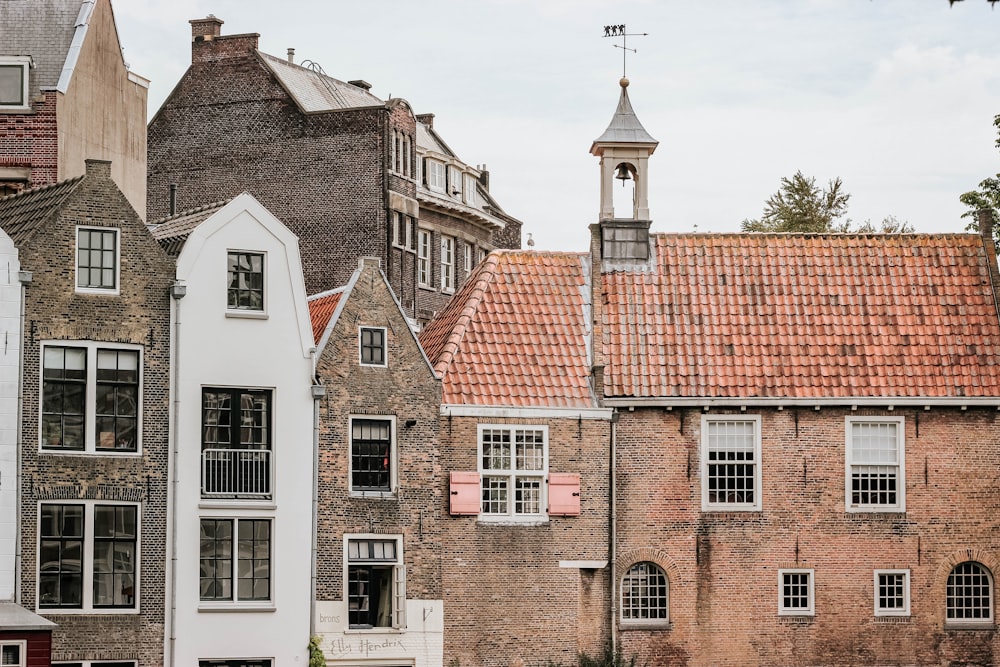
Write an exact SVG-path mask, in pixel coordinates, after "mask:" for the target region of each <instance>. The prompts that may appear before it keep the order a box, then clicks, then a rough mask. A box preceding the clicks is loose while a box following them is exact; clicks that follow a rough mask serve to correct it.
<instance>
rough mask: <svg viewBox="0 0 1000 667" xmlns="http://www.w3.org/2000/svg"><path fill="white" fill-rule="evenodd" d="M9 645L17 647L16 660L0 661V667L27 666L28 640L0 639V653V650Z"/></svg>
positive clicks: (0, 652)
mask: <svg viewBox="0 0 1000 667" xmlns="http://www.w3.org/2000/svg"><path fill="white" fill-rule="evenodd" d="M9 646H15V647H17V649H18V651H17V653H18V657H17V662H2V660H0V662H2V665H0V667H27V664H28V641H27V640H25V639H5V640H2V641H0V655H2V650H3V649H4V648H7V647H9Z"/></svg>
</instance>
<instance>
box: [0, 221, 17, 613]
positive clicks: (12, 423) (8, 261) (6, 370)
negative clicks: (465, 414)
mask: <svg viewBox="0 0 1000 667" xmlns="http://www.w3.org/2000/svg"><path fill="white" fill-rule="evenodd" d="M20 268H21V267H20V264H19V263H18V258H17V249H16V248H15V247H14V243H13V242H12V241H11V240H10V237H9V236H7V234H5V233H4V232H3V231H2V230H0V346H2V347H0V600H13V599H14V586H15V580H14V577H15V570H14V556H15V549H16V543H17V525H18V524H17V386H18V384H17V383H18V360H19V355H20V353H21V328H20V308H21V284H20V282H18V277H17V272H18V271H19V270H20Z"/></svg>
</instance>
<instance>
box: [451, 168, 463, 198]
mask: <svg viewBox="0 0 1000 667" xmlns="http://www.w3.org/2000/svg"><path fill="white" fill-rule="evenodd" d="M448 193H449V194H450V195H452V196H454V197H459V198H460V197H461V196H462V172H461V171H460V170H458V169H456V168H455V167H448Z"/></svg>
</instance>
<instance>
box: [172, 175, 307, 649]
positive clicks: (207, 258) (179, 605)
mask: <svg viewBox="0 0 1000 667" xmlns="http://www.w3.org/2000/svg"><path fill="white" fill-rule="evenodd" d="M153 234H154V236H156V238H157V239H158V240H159V241H160V243H161V244H162V245H163V246H164V247H165V248H166V249H167V251H168V252H170V253H171V254H175V255H176V256H177V284H176V285H175V287H174V289H173V296H174V302H173V322H174V330H173V346H172V348H173V351H174V352H173V364H174V368H173V373H174V379H173V382H172V384H173V387H174V389H173V391H174V396H173V407H172V412H173V414H172V420H173V424H174V428H173V444H172V447H171V456H172V457H173V459H174V460H173V462H172V466H173V470H172V476H173V483H172V485H171V486H172V498H171V501H170V503H171V513H172V516H171V522H172V523H171V525H172V527H173V528H172V539H173V545H172V551H173V554H174V559H173V561H172V562H171V563H168V564H167V565H168V567H169V568H170V575H171V578H172V582H171V584H170V588H169V595H168V601H167V604H168V609H167V619H168V630H167V639H166V642H167V646H166V651H167V656H168V659H167V664H172V665H178V666H180V665H184V666H190V665H198V666H199V667H229V666H232V665H240V666H250V667H275V666H276V665H292V664H296V663H297V664H301V665H305V664H306V663H307V662H308V650H307V644H308V641H309V626H310V619H309V613H310V605H309V600H310V598H311V577H310V572H311V562H312V561H311V557H312V554H311V549H310V546H311V544H312V537H311V536H312V499H313V494H312V488H313V484H312V483H311V481H310V480H311V479H312V470H313V460H314V457H313V451H314V450H313V442H314V431H313V398H312V394H311V387H312V379H311V378H312V377H313V359H312V354H313V338H312V329H311V325H310V321H309V312H308V307H307V305H306V295H305V287H304V283H303V279H302V268H301V264H300V259H299V248H298V239H297V238H296V237H295V236H294V235H293V234H292V233H291V232H290V231H289V230H288V229H287V228H286V227H285V226H284V225H283V224H282V223H281V222H279V221H278V220H277V218H275V217H274V216H273V215H271V214H270V213H269V212H268V211H267V210H266V209H265V208H264V207H263V206H261V205H260V203H259V202H257V200H255V199H254V198H253V197H251V196H250V195H249V194H242V195H239V196H238V197H236V198H234V199H233V200H231V201H230V202H228V203H223V204H217V205H214V206H209V207H205V208H203V209H200V210H196V211H193V212H189V213H186V214H180V215H177V216H174V217H172V218H169V219H167V220H165V221H162V222H161V223H160V224H157V225H154V226H153Z"/></svg>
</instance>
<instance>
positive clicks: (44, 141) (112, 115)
mask: <svg viewBox="0 0 1000 667" xmlns="http://www.w3.org/2000/svg"><path fill="white" fill-rule="evenodd" d="M148 87H149V82H148V81H147V80H146V79H144V78H142V77H141V76H138V75H136V74H135V73H133V72H130V71H129V69H128V65H127V64H126V63H125V61H124V59H123V57H122V50H121V45H120V44H119V42H118V31H117V29H116V27H115V19H114V14H113V13H112V10H111V0H6V1H5V2H2V3H0V196H3V195H6V194H11V193H14V192H19V191H21V190H22V189H25V188H35V187H39V186H42V185H51V184H54V183H56V182H58V181H63V180H66V179H69V178H73V177H76V176H80V175H82V174H83V173H84V171H85V167H84V160H85V159H88V158H96V159H102V160H109V161H111V170H112V177H113V178H114V179H115V182H116V183H118V184H119V185H120V187H121V189H122V192H124V193H125V196H126V197H127V198H128V200H129V203H131V204H132V207H133V208H134V209H135V210H136V211H138V212H139V215H141V216H145V214H146V184H145V178H144V177H143V174H144V172H145V169H146V94H147V89H148Z"/></svg>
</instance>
